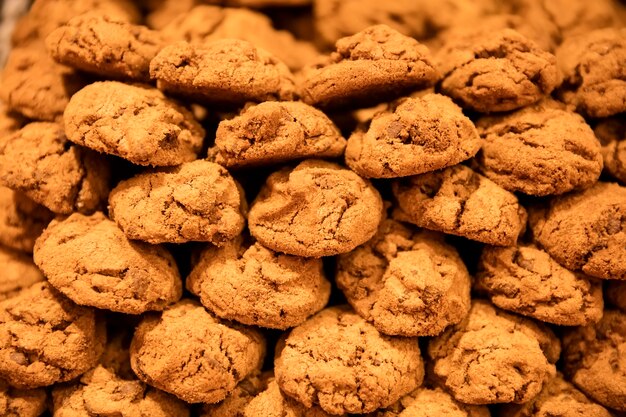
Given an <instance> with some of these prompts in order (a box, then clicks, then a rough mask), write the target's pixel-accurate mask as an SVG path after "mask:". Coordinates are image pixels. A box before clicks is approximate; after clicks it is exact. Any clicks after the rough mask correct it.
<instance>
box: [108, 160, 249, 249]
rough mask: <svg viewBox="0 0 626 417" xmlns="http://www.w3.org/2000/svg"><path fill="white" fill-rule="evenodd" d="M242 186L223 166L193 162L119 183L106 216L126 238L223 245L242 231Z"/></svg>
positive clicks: (154, 241)
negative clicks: (240, 186) (203, 242)
mask: <svg viewBox="0 0 626 417" xmlns="http://www.w3.org/2000/svg"><path fill="white" fill-rule="evenodd" d="M245 207H246V203H245V197H244V195H243V190H240V189H239V187H238V185H237V183H236V182H235V180H234V179H233V178H232V177H231V176H230V174H229V173H228V171H226V169H225V168H223V167H221V166H219V165H217V164H214V163H212V162H208V161H204V160H197V161H193V162H187V163H184V164H182V165H179V166H177V167H172V168H166V169H161V170H159V171H154V172H148V173H143V174H139V175H137V176H135V177H133V178H130V179H128V180H125V181H121V182H120V183H119V184H118V185H117V186H116V187H115V188H114V189H113V190H112V191H111V194H110V196H109V215H110V216H111V219H113V220H114V221H115V222H116V223H117V225H118V226H119V227H120V228H121V229H122V230H123V231H124V233H125V234H126V236H128V237H129V238H130V239H138V240H143V241H146V242H150V243H161V242H172V243H182V242H187V241H205V242H211V243H213V244H215V245H223V244H224V243H225V242H227V241H229V240H231V239H233V238H234V237H235V236H237V235H238V234H239V233H241V230H242V229H243V225H244V217H243V213H244V211H245Z"/></svg>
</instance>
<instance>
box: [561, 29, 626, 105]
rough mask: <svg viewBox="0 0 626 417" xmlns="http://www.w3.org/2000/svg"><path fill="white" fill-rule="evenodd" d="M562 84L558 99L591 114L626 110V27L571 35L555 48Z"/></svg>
mask: <svg viewBox="0 0 626 417" xmlns="http://www.w3.org/2000/svg"><path fill="white" fill-rule="evenodd" d="M556 56H557V60H558V64H559V68H560V70H561V72H562V73H563V84H562V85H561V87H560V88H559V90H558V91H557V96H558V97H559V99H561V100H562V101H564V102H565V103H567V104H569V105H571V106H573V107H575V108H576V110H577V111H578V112H580V113H582V114H583V115H585V116H588V117H608V116H612V115H614V114H618V113H622V112H624V111H626V81H625V80H624V68H626V29H625V28H622V29H614V28H608V29H598V30H594V31H591V32H586V33H584V34H580V35H577V36H572V37H569V38H567V39H565V40H564V41H563V43H562V44H561V46H560V47H559V49H558V50H557V51H556Z"/></svg>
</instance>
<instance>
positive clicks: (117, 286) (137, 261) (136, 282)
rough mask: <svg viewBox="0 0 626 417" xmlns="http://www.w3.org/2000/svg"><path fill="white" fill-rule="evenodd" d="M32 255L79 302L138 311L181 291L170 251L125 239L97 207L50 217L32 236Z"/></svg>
mask: <svg viewBox="0 0 626 417" xmlns="http://www.w3.org/2000/svg"><path fill="white" fill-rule="evenodd" d="M34 259H35V263H36V264H37V266H38V267H39V268H40V269H41V270H42V271H43V273H44V274H45V276H46V278H48V281H49V282H50V284H51V285H52V286H54V287H55V288H56V289H57V290H59V291H60V292H62V293H63V294H64V295H66V296H67V297H68V298H70V299H71V300H72V301H74V302H75V303H77V304H80V305H86V306H92V307H97V308H101V309H106V310H111V311H117V312H120V313H126V314H141V313H143V312H145V311H150V310H163V309H164V308H165V307H166V306H167V305H169V304H171V303H174V302H176V301H178V299H180V297H181V295H182V282H181V280H180V275H179V273H178V268H177V267H176V262H175V261H174V258H173V257H172V255H171V254H170V253H169V252H168V251H167V250H166V249H165V248H163V247H160V246H154V245H148V244H146V243H142V242H135V241H130V240H128V239H127V238H126V236H124V233H123V232H122V231H121V230H119V229H118V228H117V227H116V225H115V223H113V222H112V221H110V220H109V219H107V218H106V217H105V216H104V214H102V213H101V212H96V213H94V214H93V215H91V216H85V215H82V214H79V213H74V214H72V215H71V216H69V217H68V218H66V219H63V220H53V221H52V222H51V223H50V225H49V226H48V227H47V228H46V230H45V231H44V233H43V234H42V235H41V236H40V237H39V239H37V243H36V244H35V252H34Z"/></svg>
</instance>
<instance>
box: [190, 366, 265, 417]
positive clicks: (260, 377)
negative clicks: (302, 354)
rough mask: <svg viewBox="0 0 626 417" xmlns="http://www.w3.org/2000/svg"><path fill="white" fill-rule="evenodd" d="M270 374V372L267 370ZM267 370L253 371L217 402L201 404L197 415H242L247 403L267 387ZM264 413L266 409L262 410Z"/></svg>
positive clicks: (208, 416)
mask: <svg viewBox="0 0 626 417" xmlns="http://www.w3.org/2000/svg"><path fill="white" fill-rule="evenodd" d="M269 374H271V372H269ZM268 378H269V375H268V372H264V373H260V372H253V373H252V374H250V375H248V377H246V378H245V379H244V380H243V381H241V382H240V383H239V384H237V387H235V389H234V390H233V391H232V392H231V393H230V394H228V396H227V397H226V398H225V399H224V400H223V401H221V402H219V403H217V404H203V405H202V408H201V409H200V412H199V414H198V417H244V416H245V410H246V408H247V407H248V404H250V402H251V401H252V400H253V399H254V398H255V397H256V396H257V395H258V394H259V393H260V392H262V391H263V390H265V389H266V388H267V380H268ZM263 413H265V414H266V415H267V414H268V413H267V409H264V410H263Z"/></svg>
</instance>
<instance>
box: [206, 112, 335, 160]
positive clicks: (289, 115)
mask: <svg viewBox="0 0 626 417" xmlns="http://www.w3.org/2000/svg"><path fill="white" fill-rule="evenodd" d="M215 146H216V147H217V150H218V154H217V155H216V162H217V163H219V164H221V165H224V166H226V167H228V168H239V167H243V166H258V165H269V164H276V163H281V162H286V161H290V160H292V159H304V158H336V157H339V156H341V155H342V154H343V151H344V149H345V147H346V140H345V139H344V138H343V137H342V136H341V132H340V131H339V129H338V128H337V126H335V124H334V123H333V122H332V121H331V120H330V119H329V118H328V117H327V116H326V115H325V114H324V113H322V112H321V111H319V110H317V109H316V108H314V107H311V106H309V105H307V104H304V103H301V102H297V101H285V102H278V101H267V102H265V103H261V104H257V105H251V106H247V107H246V108H244V109H243V111H242V112H241V113H240V114H239V115H238V116H235V117H234V118H232V119H228V120H223V121H222V122H220V124H219V126H218V128H217V133H216V134H215Z"/></svg>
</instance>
